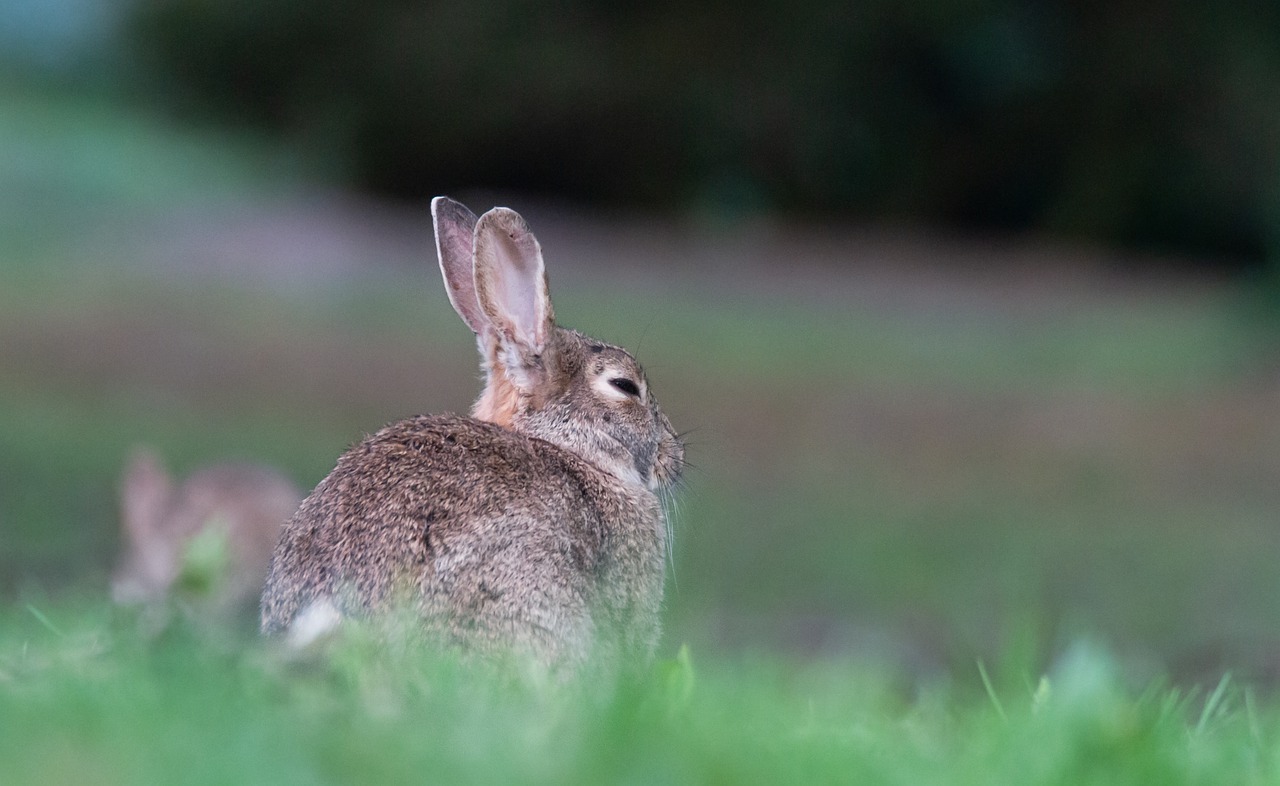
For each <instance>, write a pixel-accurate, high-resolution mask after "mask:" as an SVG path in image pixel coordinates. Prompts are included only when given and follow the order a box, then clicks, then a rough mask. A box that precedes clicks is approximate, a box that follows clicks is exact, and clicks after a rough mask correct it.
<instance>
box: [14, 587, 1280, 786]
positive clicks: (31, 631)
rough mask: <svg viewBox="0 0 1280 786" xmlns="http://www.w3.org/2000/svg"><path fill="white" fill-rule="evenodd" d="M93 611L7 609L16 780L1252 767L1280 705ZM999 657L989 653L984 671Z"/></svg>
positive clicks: (993, 773) (927, 777) (1071, 684)
mask: <svg viewBox="0 0 1280 786" xmlns="http://www.w3.org/2000/svg"><path fill="white" fill-rule="evenodd" d="M130 623H131V621H130V620H127V619H121V618H118V617H117V618H116V619H110V618H109V617H108V616H107V615H104V613H103V609H102V608H101V607H91V608H87V609H80V610H76V611H72V610H68V609H67V608H66V607H65V606H64V607H60V608H59V609H58V610H57V612H55V613H53V614H45V613H44V612H43V611H41V610H39V609H36V608H34V607H31V608H29V609H27V610H25V611H23V610H18V611H15V612H12V613H10V614H9V615H7V617H6V619H4V620H3V625H0V632H2V633H3V638H2V639H0V690H2V691H3V694H0V695H3V697H4V700H3V701H0V724H2V725H3V728H4V729H5V730H6V733H5V734H4V735H0V754H2V755H3V759H2V760H3V762H4V774H5V782H6V783H33V784H34V783H40V784H61V783H68V784H70V783H76V784H80V783H100V784H115V783H120V784H125V783H229V782H234V783H244V782H252V783H273V784H292V783H300V784H301V783H347V782H352V781H359V782H376V783H423V782H427V783H517V782H518V783H548V784H552V783H554V784H562V783H584V784H585V783H733V784H751V783H850V782H854V783H868V784H904V785H905V784H944V783H945V784H969V783H971V784H989V783H1020V784H1061V783H1071V784H1082V783H1110V784H1125V783H1132V784H1151V783H1160V784H1170V785H1172V784H1216V783H1221V784H1244V783H1271V782H1276V780H1277V779H1280V758H1278V756H1277V754H1278V753H1280V718H1278V717H1277V714H1276V709H1275V708H1274V706H1273V705H1271V704H1270V703H1265V702H1260V701H1259V699H1258V698H1257V697H1256V696H1255V694H1254V693H1253V692H1252V691H1251V690H1250V689H1247V688H1241V687H1240V686H1238V685H1236V684H1234V683H1232V682H1230V680H1229V679H1224V680H1223V681H1221V682H1219V683H1218V684H1217V685H1216V686H1215V687H1213V689H1212V690H1209V691H1203V692H1185V691H1181V690H1178V689H1174V688H1170V687H1168V686H1161V685H1156V686H1153V687H1151V688H1150V689H1148V690H1146V691H1141V692H1135V691H1132V690H1131V689H1130V688H1129V687H1128V686H1127V685H1126V684H1125V681H1124V679H1123V677H1122V676H1121V675H1120V674H1119V673H1118V671H1117V667H1116V664H1115V662H1114V661H1113V660H1111V659H1110V658H1109V657H1108V656H1107V654H1106V653H1105V652H1102V651H1099V650H1096V649H1090V648H1088V647H1086V646H1083V645H1077V646H1076V647H1074V648H1072V649H1071V650H1069V651H1068V652H1066V653H1065V654H1064V656H1063V658H1062V659H1061V661H1060V663H1059V665H1058V666H1057V667H1056V668H1055V669H1054V670H1053V671H1052V672H1051V673H1050V674H1049V675H1047V676H1045V677H1044V678H1042V679H1040V680H1039V681H1037V682H1036V683H1034V684H1031V685H1026V686H1025V687H1018V688H1016V689H1012V690H1005V691H1001V690H1000V689H998V688H995V687H994V686H993V687H991V689H990V691H989V692H983V691H982V690H980V689H975V688H974V687H973V686H972V685H968V684H966V683H967V682H969V681H967V680H941V679H939V680H934V681H931V682H929V683H925V684H915V685H914V686H909V683H908V682H906V681H904V680H903V679H902V676H901V674H900V673H896V672H894V671H892V670H888V669H885V668H882V667H876V666H875V665H873V664H870V663H868V662H866V661H862V660H857V659H839V660H826V659H823V660H809V661H806V662H804V663H787V662H784V661H781V660H779V659H776V658H752V657H742V656H737V657H725V656H720V657H717V658H715V659H714V660H713V661H712V662H710V663H704V662H702V661H701V660H700V659H699V658H698V657H697V656H696V655H695V656H690V655H689V653H688V651H687V650H686V651H682V652H681V653H680V654H679V656H678V657H676V658H673V659H671V660H669V661H664V662H662V663H659V664H658V665H657V667H656V668H655V670H654V672H653V674H652V675H651V676H650V677H649V678H648V679H647V680H645V681H643V682H640V683H626V684H618V685H614V686H609V685H601V684H599V683H593V684H591V685H589V686H586V685H574V684H569V685H564V684H557V685H548V684H545V683H542V682H539V681H538V680H536V679H522V678H519V677H517V676H511V675H506V676H502V677H499V676H497V675H484V674H477V673H475V672H472V671H467V670H465V669H461V668H460V667H458V665H457V664H453V663H450V662H448V661H441V660H433V659H431V658H430V657H429V656H427V655H425V654H424V653H423V652H422V651H420V650H418V651H413V652H404V651H401V652H387V651H385V650H381V649H377V650H375V649H374V648H373V647H371V646H370V645H369V643H368V642H366V641H362V640H361V639H360V638H359V637H358V636H357V637H354V638H352V639H349V640H347V641H346V642H344V644H343V646H341V647H340V648H338V649H337V650H336V651H334V652H333V653H331V655H330V656H329V657H328V658H327V659H326V660H323V661H319V662H311V663H301V664H300V663H296V662H294V663H290V662H288V661H285V660H284V659H282V658H280V657H278V656H277V655H276V654H275V653H272V652H270V651H266V650H264V649H263V648H261V647H260V646H259V645H256V644H249V645H248V646H244V647H238V646H232V645H229V644H228V640H227V639H226V638H216V639H213V640H210V639H209V637H208V636H207V634H202V633H201V632H200V631H196V630H191V629H188V628H185V627H183V626H181V625H176V626H172V627H170V628H168V629H167V630H166V631H165V633H164V634H163V635H162V636H160V637H158V638H148V637H145V636H140V635H139V634H138V632H137V629H136V627H135V626H132V625H131V624H130ZM984 673H985V672H984Z"/></svg>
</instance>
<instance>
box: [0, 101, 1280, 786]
mask: <svg viewBox="0 0 1280 786" xmlns="http://www.w3.org/2000/svg"><path fill="white" fill-rule="evenodd" d="M0 109H3V110H4V111H0V118H4V119H3V120H0V149H3V150H5V151H6V153H5V155H4V156H3V157H0V598H2V599H3V601H4V611H3V613H0V762H3V765H2V766H3V767H4V768H7V769H3V770H0V782H5V783H8V782H13V783H58V782H76V783H83V782H101V783H117V782H119V783H135V782H210V783H213V782H217V783H225V782H237V781H244V780H255V781H262V782H272V783H292V782H298V783H314V782H340V781H350V780H353V779H356V778H357V777H358V778H359V779H361V780H370V781H377V782H383V781H385V782H402V781H421V780H431V781H436V780H439V781H444V782H476V781H484V782H494V781H511V780H521V781H532V782H549V783H551V782H555V783H561V782H584V783H596V782H612V781H627V782H645V781H655V782H682V781H683V782H725V783H750V782H762V783H763V782H771V783H776V782H780V781H796V782H814V781H835V780H839V781H841V782H848V781H860V782H868V783H904V784H905V783H911V784H916V783H935V782H936V783H967V782H973V783H991V782H1005V781H1016V782H1019V783H1073V784H1074V783H1087V782H1106V783H1127V782H1133V783H1219V782H1221V783H1265V782H1273V781H1277V780H1280V772H1278V767H1277V758H1276V755H1277V752H1278V751H1280V748H1278V747H1277V744H1278V743H1280V723H1278V721H1280V704H1277V702H1276V701H1275V699H1274V698H1273V696H1272V690H1273V686H1274V681H1275V678H1276V676H1277V675H1278V674H1280V657H1278V655H1280V635H1277V632H1280V581H1277V580H1276V579H1275V575H1274V573H1275V571H1274V568H1273V565H1274V564H1275V555H1276V554H1277V553H1280V527H1277V516H1276V511H1277V510H1280V484H1277V483H1276V478H1277V477H1280V417H1277V415H1276V413H1277V409H1278V407H1280V366H1278V365H1277V357H1278V356H1277V354H1276V352H1275V344H1274V341H1273V340H1272V339H1273V335H1274V334H1273V332H1272V330H1271V328H1272V327H1273V326H1274V318H1273V317H1269V316H1268V315H1267V314H1266V313H1265V311H1263V310H1261V307H1260V306H1259V304H1258V303H1256V302H1254V301H1253V300H1251V299H1250V298H1249V296H1248V294H1247V292H1246V291H1245V290H1244V289H1243V288H1241V287H1238V286H1237V285H1233V284H1223V283H1207V282H1202V281H1186V280H1180V281H1173V280H1167V279H1165V280H1156V279H1144V278H1142V277H1138V276H1133V275H1130V276H1121V275H1118V274H1115V273H1112V272H1109V271H1107V270H1106V269H1105V268H1106V264H1107V259H1106V257H1105V256H1104V255H1101V254H1093V255H1083V256H1082V255H1081V254H1079V253H1076V252H1071V253H1063V252H1060V251H1056V250H1054V249H1052V248H1048V247H1034V246H1031V247H1012V246H999V245H990V246H988V245H983V244H979V243H959V242H948V241H946V240H945V239H944V240H939V239H928V238H926V239H924V240H902V239H891V240H883V239H876V238H868V237H861V236H857V235H852V234H840V233H839V232H834V231H832V230H829V229H828V230H823V229H817V228H811V229H804V228H789V227H747V228H740V229H738V230H732V231H731V230H724V229H718V230H708V229H705V228H698V227H693V228H690V227H688V226H683V225H679V224H672V225H667V226H662V227H657V228H656V229H655V228H654V227H646V226H644V225H641V224H634V223H632V224H626V223H624V224H618V225H608V224H606V225H595V224H591V225H579V224H575V223H574V222H573V221H568V220H564V219H563V218H562V217H561V216H560V214H559V213H558V212H557V211H556V210H554V209H551V208H545V207H544V208H540V207H539V206H536V205H535V206H533V207H531V209H530V210H529V211H527V212H528V213H529V215H530V217H531V221H533V224H534V228H535V230H537V231H538V233H539V237H540V238H541V240H542V242H543V246H544V248H545V249H546V252H547V256H548V265H549V268H550V274H551V277H552V286H553V291H554V293H555V298H556V307H557V314H558V315H559V316H560V318H561V319H562V320H563V321H564V322H565V323H566V324H570V325H572V326H574V327H578V328H580V329H583V330H586V331H588V332H591V333H593V334H597V335H599V336H600V337H601V338H604V339H608V340H612V341H615V342H618V343H622V344H624V345H626V346H629V347H631V348H633V349H635V350H636V352H637V354H638V355H639V357H640V358H641V360H642V361H643V362H645V364H646V366H647V368H648V370H649V373H650V376H651V378H652V381H653V384H654V388H655V390H656V392H657V394H658V396H659V397H660V399H661V400H662V402H663V404H664V407H665V409H666V410H667V411H668V413H669V414H670V416H671V418H672V420H673V422H674V423H675V424H676V425H677V427H678V428H680V429H692V430H693V431H692V434H691V435H690V441H691V445H690V453H689V457H690V460H691V461H692V463H693V464H694V465H695V468H694V469H693V470H692V471H691V472H690V476H689V478H688V483H687V488H686V489H685V491H684V493H683V494H682V496H681V502H680V506H679V511H678V516H677V521H676V533H677V543H676V548H675V563H674V565H673V566H672V567H673V570H672V580H671V582H670V583H669V587H668V608H667V615H666V616H667V635H666V638H665V640H664V644H663V647H662V656H663V657H664V658H666V659H667V660H665V661H664V662H663V663H662V664H660V665H659V667H658V668H657V669H655V672H654V674H653V675H652V676H651V678H650V679H648V680H647V681H645V682H643V683H642V684H639V685H627V686H618V687H617V689H616V690H613V691H604V692H602V693H601V694H597V695H590V696H589V695H587V694H586V693H584V691H583V690H582V689H581V688H578V687H573V686H568V687H564V686H561V687H548V686H545V685H539V684H536V683H527V682H521V681H519V680H516V681H514V682H513V681H511V680H502V681H499V682H494V681H492V680H489V679H484V678H482V677H477V676H476V675H469V674H466V673H463V672H459V670H458V669H457V667H456V666H455V665H452V664H449V663H442V662H434V661H432V660H430V658H429V656H427V655H423V654H421V653H419V654H415V655H406V654H400V655H395V654H385V653H384V654H378V653H371V652H370V651H369V648H368V647H367V645H362V644H361V643H360V642H359V641H353V642H349V643H347V645H346V646H345V647H344V648H343V649H342V650H340V651H339V652H338V653H337V654H336V655H335V656H334V658H333V659H332V660H331V661H329V662H325V663H313V664H307V665H299V664H288V663H284V662H283V661H281V660H280V659H279V658H277V657H276V656H275V655H274V654H273V653H271V652H270V651H269V650H267V649H265V648H264V647H262V646H261V645H260V644H258V643H257V642H256V641H254V640H252V639H245V638H244V637H242V636H239V635H234V636H230V637H222V636H216V635H214V633H213V632H211V631H209V630H202V629H199V628H197V629H194V630H192V629H188V628H187V627H185V626H184V625H183V624H181V623H178V624H175V625H174V626H172V627H170V628H168V629H165V630H163V631H159V632H157V631H155V630H152V629H150V628H147V627H146V626H145V625H144V626H142V627H140V626H139V621H138V620H135V619H133V618H131V617H129V616H128V615H127V614H124V613H122V612H119V611H115V610H112V609H111V608H110V607H109V606H108V604H107V603H106V600H105V595H106V592H105V588H106V576H107V573H108V571H109V569H110V566H111V562H112V559H113V557H114V552H115V549H116V547H117V535H116V527H117V520H116V504H117V503H116V494H115V484H116V478H117V476H118V474H119V472H120V469H121V466H122V463H123V460H124V457H125V456H126V455H127V454H128V451H129V450H130V448H131V447H132V446H133V445H135V444H137V443H140V442H144V443H148V444H151V445H154V446H156V447H157V448H158V449H159V450H160V452H161V453H162V454H163V455H164V456H165V458H166V460H167V461H168V462H169V463H170V464H171V465H172V466H173V467H174V468H175V469H176V470H178V471H180V472H182V471H187V470H190V469H192V468H195V467H198V466H200V465H202V464H204V463H207V462H211V461H215V460H220V459H224V458H228V457H240V458H252V459H256V460H261V461H266V462H269V463H272V464H275V465H277V466H280V467H281V468H283V469H284V470H285V471H287V472H288V473H289V474H290V475H292V476H293V477H294V478H295V479H297V480H298V482H299V483H301V484H303V485H307V486H310V485H312V484H314V483H315V482H316V481H318V480H319V479H320V478H321V477H322V476H323V475H324V474H325V473H326V472H327V471H328V469H329V468H330V467H331V466H332V463H333V461H334V459H335V457H336V456H337V455H338V454H339V453H340V452H341V451H342V450H343V448H344V447H345V446H346V445H347V444H349V443H350V442H352V441H353V440H355V439H358V438H359V436H360V435H361V434H362V433H364V432H366V431H370V430H372V429H375V428H377V427H378V426H380V425H381V424H382V423H384V422H386V421H389V420H392V419H394V418H397V417H400V416H404V415H409V414H413V413H417V412H424V411H443V410H453V411H459V410H464V409H465V408H466V407H467V406H468V405H469V401H470V398H471V397H472V396H473V395H474V394H475V392H476V389H477V384H476V381H475V365H474V358H473V348H472V346H471V343H470V337H469V334H468V333H467V331H466V329H465V328H464V327H462V325H461V323H459V322H458V320H457V318H456V317H455V316H454V315H453V314H452V312H451V311H450V309H449V306H448V303H447V301H446V299H445V297H444V293H443V290H442V288H441V287H440V285H439V282H438V279H437V273H436V271H435V269H434V265H433V263H432V261H431V259H430V256H429V255H430V251H431V246H430V234H429V231H427V232H426V233H425V234H424V233H423V226H424V225H425V223H426V222H427V218H426V214H425V211H421V214H420V215H417V216H414V215H410V216H409V218H408V219H407V220H406V219H404V218H403V214H402V213H400V212H397V211H395V210H391V211H388V214H389V215H392V216H393V218H391V219H386V218H385V217H378V218H377V219H376V220H374V219H369V218H368V216H367V215H365V213H362V212H361V211H362V210H364V209H365V208H361V207H359V206H357V207H355V208H353V207H352V206H351V205H350V204H348V203H346V202H342V201H341V200H340V201H339V202H338V207H337V208H335V207H334V202H333V201H332V200H331V199H329V198H328V197H324V198H317V197H315V193H316V192H315V185H314V183H312V182H311V181H308V180H307V179H306V178H305V177H304V176H303V175H302V174H300V173H299V172H298V171H297V169H296V167H295V166H293V164H292V163H291V162H290V160H289V157H288V155H287V154H281V153H280V152H278V151H274V150H272V149H270V148H269V147H266V146H263V145H261V144H258V143H255V142H254V141H253V140H251V139H238V140H228V139H226V138H225V137H220V136H207V135H202V134H193V133H192V132H189V131H185V130H183V129H180V128H175V127H172V126H170V125H168V124H166V123H165V122H163V121H161V120H159V119H156V118H153V117H147V116H145V115H138V114H134V113H129V112H126V111H123V110H121V109H120V108H118V107H111V106H106V105H98V104H93V103H86V102H84V101H75V100H68V99H57V98H50V97H48V96H39V95H37V96H32V95H29V94H25V93H22V92H20V91H14V90H11V89H8V90H0ZM514 206H516V207H522V206H521V205H519V204H516V205H514ZM352 215H356V216H357V218H358V220H357V219H351V216H352ZM360 216H364V217H363V218H360ZM540 218H541V220H539V219H540ZM348 219H350V221H351V224H350V226H351V227H353V228H352V229H350V231H347V232H346V234H341V233H339V232H338V229H335V227H337V228H341V227H343V226H347V224H344V223H343V221H347V220H348ZM362 222H363V223H362ZM370 227H373V228H372V229H370ZM406 227H407V228H406ZM415 227H416V228H415ZM543 227H545V230H544V229H543ZM375 230H376V231H375ZM397 232H400V233H401V234H402V235H403V237H401V238H400V240H398V241H396V242H391V243H387V242H383V241H382V240H379V241H377V242H372V241H369V240H368V238H369V237H371V236H374V235H376V236H377V237H379V238H381V237H384V236H387V235H395V234H396V233H397ZM315 238H329V240H327V241H325V242H324V243H319V242H317V241H316V240H315ZM308 244H314V245H308ZM299 248H301V249H302V251H298V249H299ZM258 249H261V250H260V251H259V250H258ZM406 255H407V257H406ZM419 255H420V256H421V259H420V260H419V259H418V256H419ZM850 259H851V260H852V263H850V264H838V263H842V262H848V261H849V260H850ZM957 260H958V261H957ZM606 262H608V263H609V264H606ZM1269 319H1270V320H1271V321H1268V320H1269ZM1088 642H1101V644H1097V645H1090V644H1088ZM683 644H687V645H688V649H687V650H686V652H688V653H691V661H689V660H685V661H681V660H679V659H678V653H680V652H681V645H683ZM690 663H691V664H692V665H690ZM978 664H983V668H982V669H981V670H980V669H979V665H978ZM984 673H985V677H984ZM1228 673H1229V674H1230V675H1231V677H1230V678H1228V679H1226V680H1224V679H1223V675H1224V674H1228ZM1042 675H1044V676H1045V679H1044V680H1043V681H1042V680H1041V676H1042ZM593 693H594V692H593Z"/></svg>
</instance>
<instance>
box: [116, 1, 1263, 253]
mask: <svg viewBox="0 0 1280 786" xmlns="http://www.w3.org/2000/svg"><path fill="white" fill-rule="evenodd" d="M130 29H131V36H132V40H133V42H134V44H135V45H136V46H137V48H138V51H139V52H140V53H141V54H142V56H143V59H144V62H146V63H147V64H148V67H149V69H150V73H152V74H153V76H155V77H158V78H160V79H162V80H163V84H164V86H165V87H166V88H167V90H166V91H165V92H164V95H165V96H166V98H167V100H169V101H171V102H173V103H174V104H175V105H177V106H183V107H186V108H187V109H195V108H197V107H199V108H201V109H203V110H207V109H209V108H211V107H212V108H215V109H217V110H221V111H223V112H225V113H227V114H229V115H231V116H234V117H236V118H241V119H243V118H249V119H252V120H254V121H257V122H260V123H263V124H265V125H268V126H270V127H273V128H276V129H279V130H280V131H282V132H285V133H286V134H288V135H289V137H290V138H291V139H292V140H294V141H295V142H297V143H299V144H302V145H305V146H310V147H312V148H313V149H314V150H315V151H316V152H318V153H319V154H321V155H325V156H327V157H330V158H331V159H332V160H334V161H336V162H337V163H338V165H339V166H341V167H343V168H345V169H346V170H347V172H348V173H349V174H350V176H352V177H353V178H354V179H355V181H357V182H358V183H360V184H362V185H364V186H367V187H372V188H374V189H376V190H380V191H384V192H390V193H394V194H400V195H408V196H415V197H416V196H423V195H427V194H431V193H438V192H440V191H441V190H444V189H448V188H454V187H457V186H475V185H485V186H498V187H514V188H520V189H525V190H538V191H544V192H553V193H557V194H561V195H567V196H570V197H573V198H578V199H587V200H595V201H600V202H605V203H609V204H639V205H643V206H646V207H657V208H660V209H673V210H683V209H689V208H695V209H697V208H702V209H709V210H716V211H731V212H735V213H737V212H743V211H754V210H760V209H777V208H780V209H785V210H792V211H803V212H805V213H812V212H813V211H821V212H830V213H839V214H841V215H855V216H859V217H864V218H865V217H872V218H890V219H901V218H907V219H911V220H920V221H924V222H930V223H935V224H936V223H942V224H951V225H957V226H966V227H974V226H976V227H997V228H1003V229H1025V228H1037V229H1045V230H1049V231H1052V232H1056V233H1061V234H1066V235H1074V236H1081V237H1092V238H1096V239H1101V240H1105V241H1111V242H1120V243H1125V244H1129V245H1136V246H1143V247H1148V248H1160V249H1180V250H1184V251H1190V252H1213V253H1225V254H1227V255H1232V256H1235V257H1238V258H1243V259H1252V260H1255V261H1256V260H1261V259H1264V258H1266V257H1267V256H1268V255H1269V254H1273V253H1274V252H1275V249H1276V247H1277V245H1280V243H1278V242H1277V237H1280V90H1276V89H1275V86H1276V85H1277V84H1280V6H1278V5H1276V4H1274V3H1270V2H1233V3H1227V4H1221V3H1177V4H1170V3H1159V2H1150V1H1149V0H1118V1H1117V2H1109V3H1068V2H1065V0H969V1H967V2H937V1H936V0H935V1H932V2H909V3H902V2H897V0H863V1H862V2H856V3H851V2H847V1H846V0H806V1H805V2H799V3H797V2H779V1H778V0H749V1H747V2H743V1H742V0H738V1H736V2H732V3H730V2H724V0H713V1H712V2H705V3H674V2H665V1H664V0H656V1H655V0H650V2H644V3H635V2H627V1H626V0H623V1H622V2H610V3H607V4H604V3H598V2H591V1H590V0H557V2H553V3H532V2H527V1H522V0H465V1H464V0H438V1H437V2H425V3H421V2H406V1H405V0H362V1H361V2H354V0H326V1H325V2H314V0H136V7H135V9H134V12H133V14H132V18H131V23H130Z"/></svg>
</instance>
